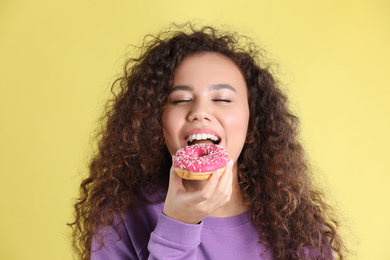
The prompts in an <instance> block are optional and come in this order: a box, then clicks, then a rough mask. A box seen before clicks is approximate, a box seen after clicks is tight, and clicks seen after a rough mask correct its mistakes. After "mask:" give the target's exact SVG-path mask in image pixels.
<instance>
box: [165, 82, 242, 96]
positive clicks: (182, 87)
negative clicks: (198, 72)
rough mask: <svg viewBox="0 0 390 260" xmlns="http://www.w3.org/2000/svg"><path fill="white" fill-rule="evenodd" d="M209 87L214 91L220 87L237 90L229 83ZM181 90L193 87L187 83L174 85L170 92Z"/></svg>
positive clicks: (188, 89) (189, 89)
mask: <svg viewBox="0 0 390 260" xmlns="http://www.w3.org/2000/svg"><path fill="white" fill-rule="evenodd" d="M208 89H209V90H212V91H215V90H220V89H228V90H231V91H233V92H237V91H236V89H235V88H233V87H232V86H230V85H228V84H214V85H211V86H209V87H208ZM179 90H183V91H191V90H192V88H191V87H189V86H185V85H178V86H174V87H173V88H172V89H171V90H170V91H169V94H171V93H172V92H175V91H179Z"/></svg>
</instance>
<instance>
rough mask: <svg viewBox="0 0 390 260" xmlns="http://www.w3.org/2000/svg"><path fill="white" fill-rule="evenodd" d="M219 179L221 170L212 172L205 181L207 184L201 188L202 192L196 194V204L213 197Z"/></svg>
mask: <svg viewBox="0 0 390 260" xmlns="http://www.w3.org/2000/svg"><path fill="white" fill-rule="evenodd" d="M220 177H221V169H218V170H216V171H215V172H213V173H212V174H211V176H210V178H209V180H208V181H207V184H206V185H205V186H204V187H203V189H202V190H200V191H198V192H197V194H196V195H197V196H196V198H195V200H196V202H197V203H200V202H203V201H206V200H208V199H210V198H211V196H212V195H213V193H214V191H215V188H216V187H217V185H218V182H219V179H220Z"/></svg>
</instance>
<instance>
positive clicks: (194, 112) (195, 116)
mask: <svg viewBox="0 0 390 260" xmlns="http://www.w3.org/2000/svg"><path fill="white" fill-rule="evenodd" d="M211 119H212V115H211V112H210V111H209V108H208V106H207V105H206V104H204V103H203V102H194V105H193V106H192V107H191V110H190V112H189V113H188V121H194V120H198V121H204V120H207V121H211Z"/></svg>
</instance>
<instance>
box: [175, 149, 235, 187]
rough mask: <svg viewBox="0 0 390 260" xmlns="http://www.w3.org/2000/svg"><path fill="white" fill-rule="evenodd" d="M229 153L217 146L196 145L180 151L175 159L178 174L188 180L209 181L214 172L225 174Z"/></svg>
mask: <svg viewBox="0 0 390 260" xmlns="http://www.w3.org/2000/svg"><path fill="white" fill-rule="evenodd" d="M228 160H229V156H228V153H227V152H226V150H225V149H223V148H222V147H220V146H218V145H215V144H194V145H190V146H186V147H184V148H181V149H179V150H178V151H177V152H176V154H175V156H174V158H173V168H174V169H175V171H176V173H177V174H178V175H179V176H180V177H182V178H183V179H187V180H208V179H209V178H210V176H211V174H212V173H213V172H215V171H216V170H218V169H222V172H221V175H222V174H223V173H224V171H225V168H226V164H227V161H228Z"/></svg>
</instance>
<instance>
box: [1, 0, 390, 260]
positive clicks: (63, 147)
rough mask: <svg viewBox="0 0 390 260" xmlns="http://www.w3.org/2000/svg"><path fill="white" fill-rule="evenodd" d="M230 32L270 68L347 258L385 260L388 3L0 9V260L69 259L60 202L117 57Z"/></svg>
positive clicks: (70, 193) (75, 180)
mask: <svg viewBox="0 0 390 260" xmlns="http://www.w3.org/2000/svg"><path fill="white" fill-rule="evenodd" d="M192 19H201V20H203V21H204V22H205V23H210V24H216V25H218V24H228V25H231V26H232V27H233V28H235V29H236V30H238V31H240V32H242V33H244V34H248V35H250V36H251V37H253V38H255V39H257V40H258V42H259V43H261V44H262V46H263V47H265V48H266V49H267V50H268V53H269V57H270V58H271V59H272V60H273V61H275V62H278V63H280V68H279V69H280V74H279V76H280V78H281V79H282V80H283V81H284V83H285V85H286V88H287V89H288V93H289V96H290V99H291V103H292V108H293V109H294V111H296V112H297V114H298V115H299V116H300V118H301V121H302V138H303V140H304V145H305V146H306V147H307V151H308V153H309V156H310V158H311V159H312V163H313V166H314V168H315V170H316V173H317V175H318V176H319V177H318V179H319V180H321V185H322V186H323V187H324V188H325V190H326V192H327V194H328V195H329V198H330V200H331V202H332V203H333V204H334V205H336V207H337V209H338V210H339V211H340V214H341V217H342V223H343V224H344V226H345V228H344V229H343V233H344V234H345V237H346V239H347V242H348V244H349V245H350V247H351V249H352V250H354V251H355V255H352V256H350V257H349V258H348V259H368V260H371V259H374V260H378V259H379V260H381V259H390V246H389V243H390V225H389V220H390V208H389V207H390V202H389V199H390V187H389V184H390V171H389V169H390V167H389V164H390V162H389V158H388V157H389V147H390V138H389V133H390V120H389V117H390V113H389V112H390V100H389V98H390V95H389V94H390V79H389V78H390V77H389V74H390V71H389V69H390V62H389V61H390V2H389V1H388V0H383V1H379V0H367V1H356V0H354V1H340V0H337V1H336V0H332V1H316V0H313V1H309V0H307V1H302V0H301V1H280V0H276V1H255V0H253V1H249V0H240V1H226V0H220V1H212V0H211V1H210V0H206V1H203V0H197V1H173V0H164V1H157V0H156V1H150V0H149V1H148V0H145V1H140V0H137V1H119V0H113V1H96V0H84V1H83V0H68V1H53V0H46V1H43V0H42V1H32V0H1V1H0V118H1V121H0V174H1V179H0V211H1V212H0V259H72V256H71V251H70V245H69V239H68V235H69V230H68V228H67V227H66V223H67V222H69V221H70V220H71V215H72V206H71V204H72V201H73V199H74V198H75V197H76V195H77V189H78V185H79V182H80V179H81V177H80V174H81V173H83V172H84V170H85V167H86V158H87V157H88V153H89V151H90V149H91V148H90V147H91V145H90V136H91V134H92V132H93V129H94V128H95V125H96V120H97V117H98V115H99V114H100V112H101V108H102V104H103V103H104V100H105V99H106V98H107V96H108V93H109V86H110V84H111V83H112V81H113V80H114V79H115V76H116V75H117V73H118V72H120V69H121V66H122V63H123V56H124V54H125V53H126V52H127V51H129V49H127V48H126V46H127V45H128V44H130V43H132V44H138V43H140V41H141V40H142V37H143V36H144V35H145V34H146V33H155V32H158V31H159V30H160V28H162V27H165V26H166V25H167V24H169V23H170V22H184V21H186V20H192Z"/></svg>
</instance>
